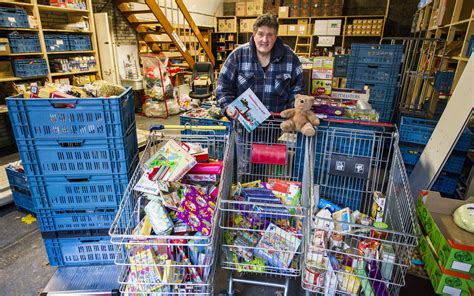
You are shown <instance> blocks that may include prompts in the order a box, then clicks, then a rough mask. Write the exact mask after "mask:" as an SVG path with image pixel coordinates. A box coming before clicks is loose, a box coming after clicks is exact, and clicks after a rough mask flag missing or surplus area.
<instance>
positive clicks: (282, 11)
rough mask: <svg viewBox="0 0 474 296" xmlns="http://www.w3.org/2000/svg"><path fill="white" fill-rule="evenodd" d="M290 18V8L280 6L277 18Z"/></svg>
mask: <svg viewBox="0 0 474 296" xmlns="http://www.w3.org/2000/svg"><path fill="white" fill-rule="evenodd" d="M289 16H290V7H288V6H280V8H278V17H279V18H280V17H283V18H285V17H289Z"/></svg>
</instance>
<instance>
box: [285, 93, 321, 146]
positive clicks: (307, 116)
mask: <svg viewBox="0 0 474 296" xmlns="http://www.w3.org/2000/svg"><path fill="white" fill-rule="evenodd" d="M313 103H314V97H311V96H305V95H296V96H295V108H291V109H287V110H284V111H282V112H281V113H280V116H281V117H282V118H287V120H285V121H283V122H282V123H281V124H280V128H281V129H282V130H283V131H284V132H292V131H295V130H296V131H298V132H301V133H302V134H303V135H305V136H308V137H312V136H314V135H315V134H316V131H315V129H314V126H317V125H319V119H318V118H317V117H316V115H315V114H314V113H313V112H312V111H311V107H312V106H313Z"/></svg>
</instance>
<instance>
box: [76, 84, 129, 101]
mask: <svg viewBox="0 0 474 296" xmlns="http://www.w3.org/2000/svg"><path fill="white" fill-rule="evenodd" d="M84 89H85V90H86V91H87V92H88V93H90V94H92V95H93V96H94V97H97V98H98V97H114V96H119V95H121V94H122V93H123V92H124V91H125V88H124V87H123V86H121V85H116V84H113V83H110V82H108V81H105V80H97V81H94V82H93V83H92V84H86V85H84Z"/></svg>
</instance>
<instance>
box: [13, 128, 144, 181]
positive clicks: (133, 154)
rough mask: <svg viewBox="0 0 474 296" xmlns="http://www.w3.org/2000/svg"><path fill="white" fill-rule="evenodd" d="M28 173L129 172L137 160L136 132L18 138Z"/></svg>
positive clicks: (52, 174)
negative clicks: (70, 137) (92, 136)
mask: <svg viewBox="0 0 474 296" xmlns="http://www.w3.org/2000/svg"><path fill="white" fill-rule="evenodd" d="M17 146H18V151H19V153H20V157H21V159H22V163H23V167H24V170H25V173H26V176H27V177H39V176H43V177H51V176H68V177H77V176H89V175H106V176H111V175H112V174H115V175H117V174H127V173H128V172H129V171H130V170H131V168H133V167H134V164H135V163H136V162H137V160H138V146H137V134H136V130H135V129H131V130H130V132H129V134H128V135H127V136H125V137H124V138H117V139H116V138H106V139H102V140H98V139H87V140H63V141H61V140H18V139H17Z"/></svg>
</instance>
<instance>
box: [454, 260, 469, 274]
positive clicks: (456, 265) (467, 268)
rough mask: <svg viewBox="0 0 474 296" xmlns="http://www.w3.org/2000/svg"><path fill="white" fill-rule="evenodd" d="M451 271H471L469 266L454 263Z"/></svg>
mask: <svg viewBox="0 0 474 296" xmlns="http://www.w3.org/2000/svg"><path fill="white" fill-rule="evenodd" d="M452 269H455V270H460V271H464V272H469V271H470V270H471V264H468V263H463V262H459V261H454V262H453V266H452Z"/></svg>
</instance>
